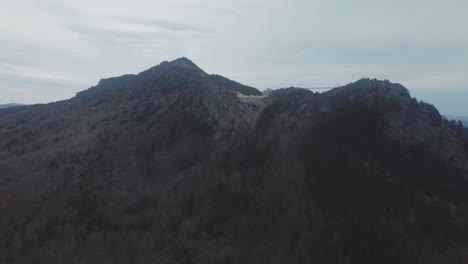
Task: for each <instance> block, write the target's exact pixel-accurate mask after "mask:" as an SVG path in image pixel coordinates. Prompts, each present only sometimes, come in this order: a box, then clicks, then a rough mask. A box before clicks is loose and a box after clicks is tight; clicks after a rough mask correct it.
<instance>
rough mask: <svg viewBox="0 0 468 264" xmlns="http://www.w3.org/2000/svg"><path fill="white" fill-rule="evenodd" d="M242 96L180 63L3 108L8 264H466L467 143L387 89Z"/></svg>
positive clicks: (386, 85) (2, 243)
mask: <svg viewBox="0 0 468 264" xmlns="http://www.w3.org/2000/svg"><path fill="white" fill-rule="evenodd" d="M251 95H261V93H260V92H259V91H258V90H256V89H255V88H252V87H248V86H243V85H241V84H238V83H235V82H233V81H231V80H229V79H226V78H224V77H221V76H217V75H210V74H207V73H205V72H204V71H203V70H201V69H200V68H199V67H198V66H196V65H195V64H194V63H193V62H191V61H190V60H188V59H186V58H181V59H178V60H175V61H173V62H163V63H161V64H160V65H158V66H156V67H153V68H151V69H149V70H147V71H144V72H142V73H140V74H137V75H125V76H121V77H116V78H110V79H104V80H102V81H100V82H99V84H98V85H96V86H95V87H91V88H90V89H88V90H86V91H83V92H81V93H78V94H77V96H76V97H75V98H72V99H70V100H67V101H62V102H58V103H53V104H48V105H36V106H27V107H20V108H13V109H7V110H0V172H1V173H0V190H1V191H0V252H6V253H0V262H5V263H14V262H21V263H35V262H38V261H39V262H42V263H43V262H49V263H54V262H58V263H63V262H67V263H79V262H80V261H81V262H82V261H85V262H87V263H115V261H117V260H120V261H123V262H137V263H146V262H148V263H152V262H157V263H187V262H195V263H207V262H213V263H219V262H224V263H246V262H251V263H272V262H275V261H276V262H278V263H310V262H318V263H376V262H378V263H396V262H399V263H427V261H426V260H427V259H428V258H430V259H431V260H433V261H434V263H447V261H449V260H450V261H452V262H454V263H465V262H466V261H467V260H468V259H467V255H468V248H467V247H466V244H467V243H468V241H467V240H466V237H468V236H467V235H468V233H467V232H468V229H467V228H468V222H467V221H468V219H466V217H467V215H468V211H467V208H468V207H467V202H468V197H467V195H466V194H465V193H466V191H465V190H466V188H467V187H468V183H467V182H466V181H467V180H466V177H467V176H468V174H467V158H466V155H467V152H468V140H467V138H468V133H467V131H466V129H464V128H463V127H459V126H457V125H456V124H454V123H450V122H448V121H447V120H445V119H444V118H442V117H441V116H440V115H439V113H438V112H437V110H436V109H435V108H434V107H433V106H431V105H428V104H425V103H421V102H418V101H417V100H415V99H413V98H411V96H410V94H409V92H408V90H407V89H406V88H404V87H403V86H401V85H399V84H392V83H390V82H387V81H377V80H368V79H363V80H359V81H358V82H356V83H353V84H350V85H347V86H344V87H340V88H336V89H333V90H331V91H329V92H326V93H323V94H317V93H312V92H310V91H307V90H303V89H282V90H277V91H274V92H273V93H272V94H271V95H270V96H268V97H263V96H251Z"/></svg>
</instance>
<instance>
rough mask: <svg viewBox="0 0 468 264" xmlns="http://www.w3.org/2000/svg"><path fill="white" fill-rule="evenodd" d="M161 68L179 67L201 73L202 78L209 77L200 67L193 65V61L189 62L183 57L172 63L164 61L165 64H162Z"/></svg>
mask: <svg viewBox="0 0 468 264" xmlns="http://www.w3.org/2000/svg"><path fill="white" fill-rule="evenodd" d="M161 66H169V67H178V68H183V69H187V70H195V71H197V72H199V73H200V75H201V76H206V75H207V73H206V72H205V71H203V70H202V69H201V68H200V67H198V66H197V65H196V64H195V63H193V62H192V61H191V60H189V59H188V58H186V57H181V58H178V59H175V60H173V61H170V62H168V61H164V62H163V63H161Z"/></svg>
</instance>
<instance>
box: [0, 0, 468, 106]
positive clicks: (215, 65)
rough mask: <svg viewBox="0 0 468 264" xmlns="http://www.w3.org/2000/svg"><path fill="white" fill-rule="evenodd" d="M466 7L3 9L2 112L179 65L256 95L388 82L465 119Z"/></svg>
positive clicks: (113, 1)
mask: <svg viewBox="0 0 468 264" xmlns="http://www.w3.org/2000/svg"><path fill="white" fill-rule="evenodd" d="M467 11H468V1H467V0H445V1H442V0H404V1H403V0H393V1H388V0H385V1H383V0H354V1H345V0H341V1H338V0H320V1H319V0H270V1H264V0H235V1H234V0H229V1H228V0H132V1H130V0H127V1H123V0H93V1H91V0H75V1H71V0H70V1H65V0H40V1H39V0H0V22H1V23H0V103H7V102H19V103H44V102H51V101H57V100H62V99H67V98H70V97H72V96H74V95H75V93H76V92H78V91H80V90H83V89H86V88H88V87H90V86H92V85H94V84H96V83H97V82H98V81H99V79H100V78H104V77H111V76H116V75H122V74H126V73H138V72H140V71H142V70H145V69H147V68H149V67H151V66H154V65H157V64H159V63H160V62H161V61H164V60H172V59H176V58H178V57H182V56H186V57H188V58H190V59H191V60H192V61H194V62H195V63H196V64H198V65H199V66H200V67H201V68H203V69H204V70H205V71H207V72H209V73H218V74H221V75H224V76H226V77H229V78H231V79H234V80H237V81H239V82H242V83H245V84H248V85H252V86H255V87H257V88H259V89H266V88H280V87H286V86H302V87H321V86H337V85H344V84H346V83H349V82H353V81H355V80H357V79H360V78H362V77H371V78H374V77H375V78H379V79H389V80H390V81H392V82H399V83H401V84H403V85H405V86H406V87H407V88H408V89H410V91H411V92H412V94H413V95H414V96H416V97H417V98H419V99H423V100H425V101H428V102H430V103H433V104H435V105H436V106H437V107H438V108H439V110H441V112H442V113H444V114H455V115H468V31H467V30H468V15H466V12H467Z"/></svg>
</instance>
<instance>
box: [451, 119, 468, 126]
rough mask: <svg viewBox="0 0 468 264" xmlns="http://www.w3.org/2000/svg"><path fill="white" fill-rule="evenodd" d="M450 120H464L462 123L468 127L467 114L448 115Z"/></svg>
mask: <svg viewBox="0 0 468 264" xmlns="http://www.w3.org/2000/svg"><path fill="white" fill-rule="evenodd" d="M447 119H448V120H455V121H458V120H460V121H462V123H463V124H464V125H465V126H466V127H468V117H466V116H447Z"/></svg>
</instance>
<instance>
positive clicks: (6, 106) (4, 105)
mask: <svg viewBox="0 0 468 264" xmlns="http://www.w3.org/2000/svg"><path fill="white" fill-rule="evenodd" d="M18 106H23V105H22V104H16V103H11V104H0V109H4V108H11V107H18Z"/></svg>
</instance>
